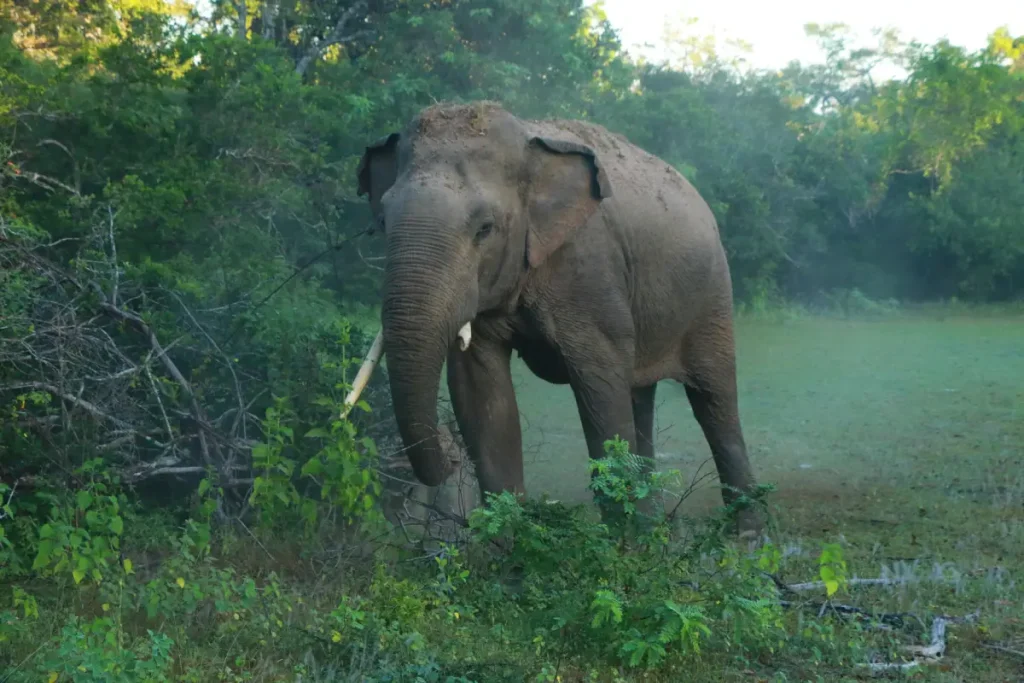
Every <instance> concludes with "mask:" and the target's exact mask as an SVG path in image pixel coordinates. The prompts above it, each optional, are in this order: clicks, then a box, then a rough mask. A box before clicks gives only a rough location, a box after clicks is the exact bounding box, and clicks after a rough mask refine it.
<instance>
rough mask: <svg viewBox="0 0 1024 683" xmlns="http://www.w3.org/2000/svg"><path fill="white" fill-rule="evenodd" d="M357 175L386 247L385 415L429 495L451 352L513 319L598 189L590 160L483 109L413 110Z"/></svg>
mask: <svg viewBox="0 0 1024 683" xmlns="http://www.w3.org/2000/svg"><path fill="white" fill-rule="evenodd" d="M357 173H358V182H359V194H360V196H362V195H369V203H370V208H371V211H372V213H373V217H374V220H375V221H376V224H377V226H378V227H379V228H380V229H381V230H382V231H383V233H384V238H385V240H386V243H387V257H386V268H385V274H384V285H383V292H382V296H383V300H382V310H381V322H382V335H383V350H384V353H385V355H386V356H387V359H388V371H389V373H388V374H389V377H390V382H391V394H392V399H393V402H394V409H395V416H396V418H397V422H398V427H399V431H400V434H401V437H402V441H403V442H404V444H405V447H406V449H407V453H408V456H409V460H410V463H411V464H412V467H413V470H414V471H415V473H416V476H417V477H418V478H419V479H420V481H421V482H423V483H424V484H427V485H429V486H437V485H439V484H441V483H442V482H443V481H444V480H445V478H446V477H447V475H448V473H449V469H448V468H449V466H448V464H447V459H446V457H445V456H444V454H443V452H442V448H441V445H440V442H439V440H438V431H437V391H438V385H439V382H440V375H441V368H442V366H443V364H444V361H445V358H446V357H447V354H448V352H449V349H450V348H451V345H452V343H453V342H454V341H455V340H456V339H458V338H459V337H460V334H459V331H460V330H465V331H468V329H469V328H468V327H466V326H467V324H471V323H472V322H473V321H474V320H476V319H477V317H478V316H485V315H489V314H498V315H500V314H502V313H504V312H509V311H510V310H512V309H514V307H515V302H516V299H517V297H518V294H519V292H520V291H521V289H522V287H523V284H524V282H525V281H526V278H527V277H528V276H529V274H530V272H531V271H532V270H535V269H538V268H542V267H543V266H544V264H545V263H546V262H547V261H548V259H550V258H551V257H552V255H553V254H555V252H556V251H557V250H558V249H559V247H560V246H561V245H563V244H564V243H565V242H566V240H568V239H570V238H571V237H572V236H573V235H574V234H575V233H576V232H577V231H578V230H580V229H581V228H582V227H583V226H584V225H585V224H586V223H587V221H588V220H589V218H590V217H591V216H592V214H593V213H594V212H595V211H596V210H597V208H598V207H599V205H600V202H601V200H602V199H603V198H604V197H607V196H608V195H609V194H610V192H609V188H608V184H607V180H606V178H605V175H604V173H603V171H602V169H601V166H600V164H599V162H598V159H597V156H596V154H595V152H594V150H593V149H591V148H589V147H587V146H585V145H583V144H580V143H579V142H577V141H573V140H568V139H560V138H558V137H552V136H544V135H537V134H532V133H531V129H530V124H528V123H527V122H524V121H521V120H520V119H518V118H516V117H514V116H512V115H511V114H509V113H508V112H506V111H504V110H503V109H501V108H500V107H499V106H497V105H492V104H490V103H474V104H468V105H450V104H449V105H437V106H434V107H431V108H429V109H426V110H424V111H422V112H421V113H420V114H419V115H418V116H416V117H415V118H414V119H413V120H412V121H411V122H410V123H409V124H408V125H407V126H406V128H405V129H404V130H402V131H401V132H395V133H391V134H390V135H387V136H386V137H384V138H381V139H380V140H378V141H376V142H374V143H373V144H371V145H370V146H369V147H367V148H366V151H365V153H364V155H363V157H362V160H361V162H360V164H359V167H358V171H357ZM461 336H462V339H461V341H462V342H463V346H465V344H466V343H468V342H469V339H468V337H467V336H466V334H465V332H464V333H463V335H461Z"/></svg>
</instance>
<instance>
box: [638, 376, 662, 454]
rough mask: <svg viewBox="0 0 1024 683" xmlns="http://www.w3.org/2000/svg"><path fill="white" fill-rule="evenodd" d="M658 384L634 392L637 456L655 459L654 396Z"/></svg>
mask: <svg viewBox="0 0 1024 683" xmlns="http://www.w3.org/2000/svg"><path fill="white" fill-rule="evenodd" d="M657 388H658V385H657V384H652V385H651V386H649V387H641V388H640V389H634V390H633V423H634V424H635V425H636V441H637V444H636V453H637V455H639V456H641V457H644V458H648V459H650V460H653V459H654V394H655V391H656V389H657Z"/></svg>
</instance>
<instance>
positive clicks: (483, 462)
mask: <svg viewBox="0 0 1024 683" xmlns="http://www.w3.org/2000/svg"><path fill="white" fill-rule="evenodd" d="M511 356H512V350H511V348H509V347H506V346H504V345H500V344H498V343H495V342H491V341H489V340H486V339H480V340H476V339H474V340H473V342H472V343H471V345H470V346H469V348H468V349H467V350H465V351H462V350H460V349H458V348H453V350H452V351H451V352H450V353H449V355H448V390H449V392H450V393H451V397H452V405H453V407H454V408H455V417H456V419H457V421H458V424H459V430H460V431H461V432H462V437H463V440H464V441H465V442H466V447H467V448H468V449H469V456H470V458H472V460H473V463H474V465H475V467H476V476H477V481H479V483H480V491H481V493H482V494H486V493H488V492H490V493H499V492H501V491H511V492H513V493H515V494H517V495H522V494H524V493H525V492H526V489H525V486H524V484H523V436H522V432H521V431H520V427H519V407H518V406H517V405H516V395H515V389H514V388H513V385H512V371H511V366H510V360H511Z"/></svg>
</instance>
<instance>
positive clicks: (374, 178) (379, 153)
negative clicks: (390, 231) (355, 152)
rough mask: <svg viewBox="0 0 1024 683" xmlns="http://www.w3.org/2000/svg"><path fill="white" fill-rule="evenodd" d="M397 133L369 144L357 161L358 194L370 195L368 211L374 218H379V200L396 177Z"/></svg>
mask: <svg viewBox="0 0 1024 683" xmlns="http://www.w3.org/2000/svg"><path fill="white" fill-rule="evenodd" d="M399 137H400V136H399V134H398V133H391V134H390V135H385V136H384V137H382V138H379V139H378V140H375V141H374V142H372V143H370V145H369V146H368V147H367V148H366V151H365V152H363V158H362V159H360V160H359V168H358V169H356V176H357V178H358V179H359V190H358V194H359V196H360V197H362V196H363V195H364V194H369V195H370V210H371V211H372V212H373V216H374V218H379V217H380V198H381V197H383V196H384V193H385V192H387V191H388V188H390V187H391V185H392V184H394V182H395V178H396V177H397V176H398V154H397V147H398V139H399Z"/></svg>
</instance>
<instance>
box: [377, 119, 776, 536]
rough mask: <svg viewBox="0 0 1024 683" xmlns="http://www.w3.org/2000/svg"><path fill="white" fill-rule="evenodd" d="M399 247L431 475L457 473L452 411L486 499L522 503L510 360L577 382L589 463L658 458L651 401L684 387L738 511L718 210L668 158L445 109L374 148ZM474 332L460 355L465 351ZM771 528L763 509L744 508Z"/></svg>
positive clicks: (393, 287)
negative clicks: (623, 453) (447, 450)
mask: <svg viewBox="0 0 1024 683" xmlns="http://www.w3.org/2000/svg"><path fill="white" fill-rule="evenodd" d="M357 173H358V185H359V194H360V196H362V195H369V204H370V208H371V212H372V215H373V217H374V220H375V221H376V227H377V228H379V229H380V230H382V231H383V233H384V236H385V241H386V245H387V249H386V252H387V256H386V267H385V274H384V284H383V301H382V312H381V322H382V338H383V352H384V354H385V355H386V357H387V359H388V370H389V376H390V384H391V393H392V400H393V402H394V409H395V415H396V418H397V422H398V426H399V431H400V434H401V437H402V440H403V442H404V444H405V446H406V448H407V452H408V457H409V459H410V462H411V464H412V467H413V469H414V471H415V473H416V476H417V478H418V479H419V480H420V481H421V482H423V483H424V484H427V485H430V486H436V485H439V484H441V483H442V482H443V481H444V480H445V478H446V476H447V474H448V468H449V465H448V459H447V458H446V457H444V455H443V454H442V449H441V446H440V442H439V440H438V431H437V395H438V383H439V381H440V374H441V368H442V365H443V364H444V362H445V360H446V359H447V366H448V386H449V389H450V394H451V397H452V404H453V407H454V410H455V415H456V418H457V421H458V425H459V429H460V431H461V432H462V435H463V438H464V440H465V443H466V446H467V448H468V450H469V454H470V457H471V458H472V459H473V462H474V464H475V467H476V472H477V478H478V481H479V484H480V489H481V490H482V491H483V492H498V491H502V490H508V491H513V492H516V493H519V494H521V493H524V484H523V456H522V438H521V432H520V424H519V412H518V407H517V405H516V396H515V392H514V390H513V385H512V376H511V373H510V367H509V363H510V359H511V356H512V353H513V352H516V353H518V354H519V356H520V357H521V358H522V359H523V361H524V362H525V363H526V365H527V366H528V367H529V368H530V370H531V371H532V372H533V373H534V374H536V375H537V376H538V377H540V378H542V379H544V380H546V381H548V382H552V383H555V384H568V385H569V386H570V387H571V388H572V391H573V394H574V395H575V399H576V404H577V407H578V410H579V416H580V420H581V421H582V425H583V431H584V434H585V436H586V441H587V448H588V451H589V454H590V457H592V458H600V457H603V456H604V449H603V444H604V442H605V441H606V440H607V439H611V438H614V437H615V436H617V435H618V436H620V437H621V438H623V439H625V440H627V441H629V442H630V445H631V447H632V449H633V450H634V452H637V453H638V454H640V455H642V456H646V457H648V458H653V456H654V444H653V439H654V433H653V430H654V412H655V406H654V395H655V388H656V386H657V383H658V382H659V381H661V380H664V379H672V380H676V381H678V382H681V383H682V384H683V385H684V386H685V388H686V394H687V396H688V398H689V401H690V405H691V406H692V408H693V412H694V415H695V416H696V419H697V421H698V422H699V423H700V426H701V428H702V430H703V432H704V435H705V437H706V439H707V441H708V444H709V445H710V448H711V452H712V454H713V456H714V461H715V465H716V467H717V469H718V475H719V479H720V481H721V483H722V484H723V489H722V493H723V498H724V500H725V501H726V502H727V503H728V502H730V501H733V500H735V498H736V496H737V495H739V494H737V493H736V492H737V491H741V492H743V491H749V490H751V488H752V487H753V486H754V485H755V478H754V475H753V473H752V471H751V467H750V463H749V461H748V458H747V450H746V445H745V443H744V438H743V433H742V430H741V428H740V418H739V413H738V408H737V395H736V394H737V392H736V367H735V344H734V341H733V322H732V284H731V280H730V274H729V266H728V263H727V261H726V255H725V251H724V249H723V247H722V242H721V239H720V237H719V233H718V226H717V223H716V221H715V218H714V216H713V215H712V213H711V210H710V209H709V207H708V205H707V204H706V203H705V202H704V200H703V199H702V198H701V197H700V195H699V194H698V193H697V191H696V190H695V189H694V188H693V186H691V184H690V183H689V182H687V180H686V179H685V178H684V177H683V176H682V175H680V174H679V173H678V172H676V170H675V169H673V168H672V167H671V166H669V165H668V164H666V163H665V162H663V161H661V160H659V159H658V158H656V157H654V156H652V155H650V154H648V153H646V152H644V151H643V150H641V149H640V148H638V147H636V146H634V145H633V144H631V143H630V142H629V141H628V140H626V139H625V138H624V137H622V136H620V135H617V134H614V133H611V132H609V131H608V130H606V129H605V128H603V127H601V126H598V125H595V124H592V123H586V122H581V121H554V120H551V121H530V120H523V119H520V118H518V117H516V116H513V115H512V114H510V113H509V112H507V111H506V110H505V109H503V108H502V107H501V106H500V105H499V104H496V103H491V102H474V103H470V104H450V103H445V104H439V105H435V106H431V107H429V108H427V109H424V110H423V111H421V112H420V113H419V114H418V115H416V116H415V117H414V118H413V119H412V120H411V121H410V122H409V123H408V124H407V125H406V127H405V128H404V129H403V130H401V131H400V132H393V133H391V134H390V135H387V136H386V137H384V138H382V139H380V140H378V141H376V142H374V143H372V144H371V145H370V146H369V147H367V148H366V151H365V154H364V155H363V157H362V160H361V162H360V164H359V167H358V171H357ZM456 340H458V343H455V342H456ZM738 523H739V530H740V531H741V532H753V533H755V534H756V533H758V532H759V531H760V529H761V525H762V522H761V521H760V516H759V515H758V514H756V513H754V512H753V510H750V509H748V510H747V511H744V512H742V513H741V514H740V516H739V519H738Z"/></svg>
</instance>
